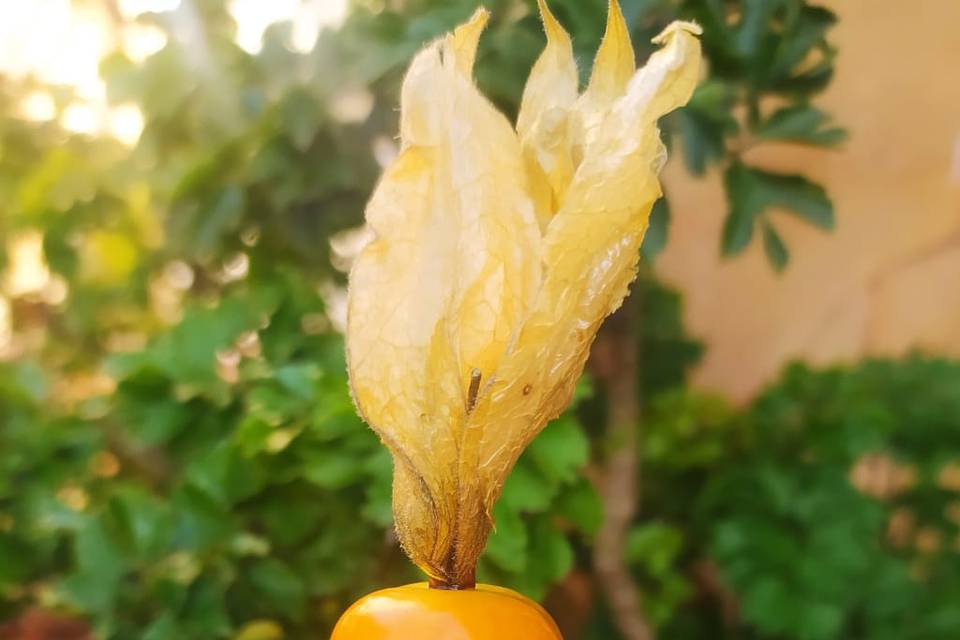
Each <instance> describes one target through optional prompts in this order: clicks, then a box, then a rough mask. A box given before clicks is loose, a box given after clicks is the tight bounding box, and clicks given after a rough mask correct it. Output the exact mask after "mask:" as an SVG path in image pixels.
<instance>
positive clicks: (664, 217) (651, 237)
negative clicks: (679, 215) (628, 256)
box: [641, 196, 670, 262]
mask: <svg viewBox="0 0 960 640" xmlns="http://www.w3.org/2000/svg"><path fill="white" fill-rule="evenodd" d="M669 230H670V203H669V202H668V201H667V198H666V196H663V197H661V198H660V199H659V200H657V201H656V203H655V204H654V205H653V209H652V210H651V211H650V225H649V226H648V227H647V233H646V235H645V236H644V237H643V246H642V247H641V251H642V253H643V257H644V258H646V259H647V260H649V261H651V262H653V260H655V259H656V257H657V256H658V255H660V253H661V252H662V251H663V250H664V248H665V247H666V246H667V234H668V232H669Z"/></svg>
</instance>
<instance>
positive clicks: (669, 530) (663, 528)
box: [626, 522, 683, 576]
mask: <svg viewBox="0 0 960 640" xmlns="http://www.w3.org/2000/svg"><path fill="white" fill-rule="evenodd" d="M682 549H683V532H682V531H680V530H679V529H678V528H677V527H674V526H671V525H668V524H664V523H662V522H650V523H646V524H643V525H639V526H636V527H634V528H633V529H631V530H630V532H629V533H628V534H627V543H626V557H627V561H628V562H630V563H631V564H634V565H638V566H641V567H643V568H644V570H645V571H646V572H648V573H649V574H650V575H653V576H666V575H667V574H668V573H669V572H670V570H671V566H672V564H673V563H674V561H675V560H676V559H677V556H678V555H679V553H680V551H681V550H682Z"/></svg>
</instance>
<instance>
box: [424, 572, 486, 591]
mask: <svg viewBox="0 0 960 640" xmlns="http://www.w3.org/2000/svg"><path fill="white" fill-rule="evenodd" d="M476 587H477V576H476V574H474V575H472V576H470V578H469V579H468V580H463V581H460V582H456V583H453V582H447V581H446V580H442V579H440V578H430V588H431V589H441V590H443V591H468V590H470V589H475V588H476Z"/></svg>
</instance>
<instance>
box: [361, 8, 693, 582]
mask: <svg viewBox="0 0 960 640" xmlns="http://www.w3.org/2000/svg"><path fill="white" fill-rule="evenodd" d="M540 10H541V14H542V17H543V21H544V26H545V30H546V32H547V39H548V41H547V46H546V48H545V50H544V52H543V53H542V55H541V56H540V58H539V60H538V61H537V63H536V65H535V66H534V68H533V71H532V72H531V75H530V79H529V81H528V83H527V87H526V90H525V91H524V96H523V103H522V106H521V110H520V115H519V118H518V123H517V129H516V131H515V130H514V128H513V127H512V126H511V124H510V123H509V122H508V121H507V119H506V118H505V117H504V116H503V115H502V114H500V113H499V112H498V111H497V110H496V109H495V108H494V107H493V106H492V105H491V104H490V103H489V102H488V101H487V100H486V99H485V98H484V97H483V96H482V95H481V94H480V93H479V91H478V90H477V88H476V86H475V85H474V83H473V79H472V69H473V62H474V58H475V57H476V50H477V42H478V40H479V37H480V35H481V32H482V31H483V28H484V26H485V24H486V21H487V17H488V14H487V12H486V11H485V10H483V9H481V10H479V11H478V12H477V13H476V14H475V15H474V16H473V18H472V19H471V20H470V21H469V22H467V23H466V24H464V25H463V26H461V27H459V28H458V29H456V30H455V31H454V32H453V33H452V34H450V35H447V36H446V37H445V38H442V39H440V40H438V41H436V42H434V43H432V44H430V45H429V46H427V47H426V48H425V49H424V50H423V51H421V52H420V53H419V54H418V55H417V56H416V57H415V58H414V60H413V62H412V63H411V66H410V69H409V71H408V73H407V76H406V78H405V80H404V84H403V90H402V98H401V124H400V130H401V142H402V147H401V151H400V154H399V156H398V158H397V160H396V161H395V162H394V163H393V165H392V166H391V167H389V168H388V169H387V171H386V173H385V175H384V177H383V179H382V181H381V182H380V184H379V186H378V187H377V189H376V191H375V192H374V194H373V196H372V198H371V200H370V203H369V204H368V207H367V212H366V216H367V223H368V225H369V226H370V228H371V229H372V230H373V232H374V238H375V239H374V240H373V241H372V242H371V243H370V244H369V245H367V247H366V248H365V249H364V250H363V252H362V253H361V255H360V256H359V258H358V259H357V262H356V263H355V265H354V267H353V270H352V272H351V274H350V294H349V304H348V325H347V355H348V357H347V360H348V367H349V373H350V382H351V387H352V391H353V395H354V399H355V401H356V404H357V407H358V409H359V411H360V413H361V415H362V416H363V418H364V419H365V420H366V421H367V423H368V424H370V426H371V427H372V428H373V429H374V430H375V431H376V432H377V433H378V434H379V436H380V437H381V439H382V440H383V442H384V444H386V446H387V447H389V449H390V451H391V453H392V454H393V457H394V462H395V470H394V488H393V505H394V516H395V520H396V528H397V533H398V536H399V539H400V542H401V544H402V545H403V548H404V550H405V551H406V552H407V554H409V556H410V557H411V558H412V559H413V561H414V562H415V563H416V564H417V565H419V566H420V567H421V568H423V570H424V571H426V572H427V573H428V574H429V575H430V576H431V578H433V579H434V580H435V581H437V582H440V583H444V584H447V585H451V586H469V585H470V584H472V582H473V579H474V572H475V566H476V562H477V558H478V557H479V555H480V553H481V551H482V550H483V547H484V545H485V544H486V539H487V536H488V535H489V532H490V529H491V527H492V525H493V520H492V517H491V511H492V508H493V504H494V502H495V501H496V500H497V498H498V497H499V495H500V492H501V489H502V487H503V483H504V480H505V479H506V477H507V475H508V474H509V472H510V470H511V469H512V468H513V465H514V464H515V462H516V461H517V458H518V457H519V456H520V453H521V452H522V451H523V449H524V448H525V447H526V446H527V445H528V444H529V443H530V441H531V440H532V439H533V438H534V436H536V435H537V433H539V431H540V430H541V429H542V428H543V427H544V425H546V423H547V422H548V421H549V420H551V419H552V418H554V417H556V416H557V415H558V414H559V413H560V412H561V411H563V409H564V408H565V407H566V406H567V404H568V403H569V401H570V398H571V395H572V393H573V388H574V384H575V383H576V380H577V378H578V377H579V376H580V374H581V372H582V370H583V366H584V363H585V361H586V358H587V355H588V353H589V349H590V345H591V343H592V342H593V339H594V337H595V335H596V332H597V330H598V329H599V327H600V324H601V323H602V321H603V319H604V318H605V317H606V316H607V315H609V314H610V313H612V312H613V311H614V310H615V309H617V307H619V306H620V304H621V302H622V301H623V298H624V297H625V296H626V294H627V287H628V285H629V283H630V282H631V281H632V280H633V279H634V277H635V276H636V265H637V260H638V257H639V249H640V244H641V241H642V239H643V234H644V231H645V229H646V226H647V219H648V216H649V213H650V209H651V207H652V205H653V203H654V201H655V200H656V199H657V198H658V197H659V196H660V184H659V181H658V179H657V174H658V173H659V170H660V168H661V166H662V164H663V162H664V159H665V151H664V149H663V145H662V144H661V142H660V134H659V130H658V129H657V124H656V121H657V118H659V117H660V116H662V115H664V114H665V113H667V112H669V111H671V110H673V109H675V108H677V107H679V106H682V105H683V104H684V103H686V101H687V100H688V99H689V97H690V95H691V93H692V92H693V89H694V86H695V85H696V82H697V78H698V73H699V71H698V67H699V60H700V46H699V42H698V40H697V38H696V37H695V35H697V34H699V33H700V30H699V27H697V26H696V25H693V24H690V23H683V22H675V23H673V24H672V25H670V26H669V27H668V28H667V29H666V30H665V31H664V32H663V33H662V34H661V35H660V36H658V38H657V39H656V40H655V42H657V43H659V44H661V45H663V48H662V49H660V50H659V51H658V52H657V53H655V54H654V55H653V56H652V57H651V58H650V60H649V62H648V63H647V65H646V66H645V67H644V68H643V69H641V70H639V71H636V70H635V67H634V59H633V48H632V46H631V44H630V40H629V34H628V32H627V28H626V25H625V23H624V21H623V17H622V15H621V13H620V8H619V6H618V5H617V3H616V2H615V1H612V2H611V3H610V15H609V23H608V28H607V32H606V35H605V37H604V40H603V44H602V45H601V48H600V51H599V52H598V55H597V59H596V63H595V65H594V69H593V74H592V76H591V79H590V83H589V85H588V87H587V90H586V91H585V93H584V94H583V95H578V94H577V70H576V64H575V62H574V58H573V49H572V47H571V44H570V37H569V36H568V35H567V33H566V32H565V31H564V30H563V27H561V26H560V24H559V23H558V22H557V21H556V19H555V18H554V17H553V16H552V15H551V14H550V11H549V9H548V7H547V6H546V3H545V2H543V0H541V2H540Z"/></svg>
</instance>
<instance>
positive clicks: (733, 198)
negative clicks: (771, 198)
mask: <svg viewBox="0 0 960 640" xmlns="http://www.w3.org/2000/svg"><path fill="white" fill-rule="evenodd" d="M724 183H725V186H726V191H727V201H728V203H729V206H730V210H729V212H728V213H727V218H726V220H725V221H724V224H723V237H722V241H721V242H722V247H723V255H725V256H732V255H736V254H738V253H740V252H741V251H743V250H744V249H746V248H747V245H749V244H750V240H751V239H752V238H753V226H754V223H755V221H756V217H757V216H758V215H759V214H760V212H761V211H762V210H763V206H762V205H761V204H760V203H759V202H758V201H757V200H758V199H757V196H756V194H755V186H754V181H753V180H751V177H750V173H749V169H747V168H746V167H745V166H743V165H742V164H740V163H734V164H732V165H731V166H730V168H729V169H727V172H726V174H725V176H724Z"/></svg>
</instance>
